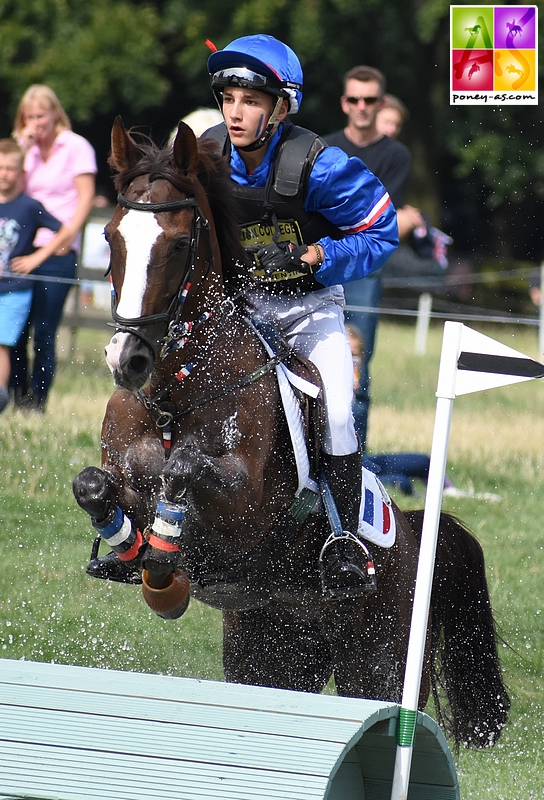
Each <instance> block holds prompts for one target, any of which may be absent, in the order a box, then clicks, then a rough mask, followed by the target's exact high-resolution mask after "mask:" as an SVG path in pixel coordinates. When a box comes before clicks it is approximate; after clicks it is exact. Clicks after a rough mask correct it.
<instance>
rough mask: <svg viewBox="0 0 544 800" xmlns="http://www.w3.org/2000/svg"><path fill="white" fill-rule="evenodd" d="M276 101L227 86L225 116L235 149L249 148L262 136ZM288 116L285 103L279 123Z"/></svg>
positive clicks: (253, 92) (250, 90) (265, 95)
mask: <svg viewBox="0 0 544 800" xmlns="http://www.w3.org/2000/svg"><path fill="white" fill-rule="evenodd" d="M273 107H274V101H273V99H272V97H271V96H270V95H268V94H265V93H264V92H258V91H256V90H255V89H243V88H241V87H238V86H226V87H225V89H224V92H223V116H224V118H225V123H226V126H227V130H228V132H229V137H230V140H231V142H232V144H233V145H234V146H235V147H247V145H249V144H253V142H254V141H255V140H256V139H258V138H259V136H261V135H262V134H263V132H264V130H265V128H266V125H267V123H268V120H269V118H270V115H271V113H272V109H273ZM286 114H287V101H285V102H284V104H283V106H282V110H281V111H280V114H279V116H278V121H281V120H282V119H284V117H285V115H286Z"/></svg>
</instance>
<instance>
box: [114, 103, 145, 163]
mask: <svg viewBox="0 0 544 800" xmlns="http://www.w3.org/2000/svg"><path fill="white" fill-rule="evenodd" d="M141 155H142V154H141V152H140V149H139V147H138V145H137V144H136V142H135V141H134V139H133V138H132V137H131V136H130V134H129V133H128V132H127V130H126V128H125V126H124V125H123V120H122V119H121V117H119V116H118V117H116V118H115V122H114V123H113V128H112V129H111V154H110V157H109V159H108V164H109V165H110V166H111V167H113V168H114V169H115V170H117V172H123V171H124V170H126V169H130V167H133V166H134V165H135V164H137V163H138V161H139V160H140V158H141Z"/></svg>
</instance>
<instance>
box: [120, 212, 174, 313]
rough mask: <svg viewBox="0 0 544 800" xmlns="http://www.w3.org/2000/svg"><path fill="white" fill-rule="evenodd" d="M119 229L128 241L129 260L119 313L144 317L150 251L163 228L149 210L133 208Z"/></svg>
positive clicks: (127, 261)
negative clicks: (135, 209) (134, 209)
mask: <svg viewBox="0 0 544 800" xmlns="http://www.w3.org/2000/svg"><path fill="white" fill-rule="evenodd" d="M118 231H119V233H120V234H121V236H122V237H123V239H124V240H125V248H126V253H127V260H126V265H125V278H124V280H123V286H122V288H121V294H120V297H119V304H118V306H117V313H118V314H119V316H121V317H126V318H127V319H134V318H136V317H140V316H142V309H143V301H144V295H145V290H146V287H147V267H148V264H149V259H150V257H151V250H152V249H153V245H154V244H155V242H156V241H157V239H158V238H159V236H160V235H161V233H163V229H162V228H161V226H160V225H159V223H158V222H157V220H156V218H155V215H154V214H151V213H149V211H132V210H130V211H129V212H128V213H127V214H125V216H124V217H123V219H122V220H121V222H120V224H119V228H118Z"/></svg>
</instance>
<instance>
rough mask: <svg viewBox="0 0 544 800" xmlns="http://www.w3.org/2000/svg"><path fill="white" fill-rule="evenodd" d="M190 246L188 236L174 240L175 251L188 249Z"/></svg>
mask: <svg viewBox="0 0 544 800" xmlns="http://www.w3.org/2000/svg"><path fill="white" fill-rule="evenodd" d="M188 246H189V239H188V238H187V237H184V238H183V239H178V240H177V241H176V242H174V245H173V247H172V250H173V252H175V253H179V252H180V251H181V250H186V249H187V247H188Z"/></svg>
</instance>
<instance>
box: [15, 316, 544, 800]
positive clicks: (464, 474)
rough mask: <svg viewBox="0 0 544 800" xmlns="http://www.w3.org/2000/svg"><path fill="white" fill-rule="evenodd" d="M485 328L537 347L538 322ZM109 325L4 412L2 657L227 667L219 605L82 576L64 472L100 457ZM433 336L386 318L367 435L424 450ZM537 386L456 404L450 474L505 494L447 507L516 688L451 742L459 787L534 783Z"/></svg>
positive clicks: (494, 789) (506, 790)
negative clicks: (49, 385) (181, 601)
mask: <svg viewBox="0 0 544 800" xmlns="http://www.w3.org/2000/svg"><path fill="white" fill-rule="evenodd" d="M481 330H482V332H484V333H486V334H487V335H489V336H491V337H492V338H495V339H499V340H501V341H503V342H505V343H507V344H510V345H511V346H513V347H514V348H515V349H517V350H520V351H521V352H524V353H526V354H527V355H530V356H532V357H534V358H538V354H537V343H536V335H535V333H534V331H531V332H527V331H525V330H516V331H514V335H512V333H513V331H512V329H511V328H506V327H505V328H498V329H497V328H495V329H490V328H489V327H487V326H485V327H482V328H481ZM108 337H109V333H108V332H107V331H106V332H105V333H104V334H103V335H102V334H97V333H94V332H91V331H81V332H80V333H79V334H78V348H77V352H76V354H75V355H73V354H71V353H70V351H69V350H68V348H67V346H66V345H67V343H65V346H64V348H63V352H61V362H60V366H59V371H58V376H57V380H56V383H55V386H54V390H53V393H52V396H51V399H50V404H49V407H48V409H47V411H46V414H45V416H44V417H39V416H23V415H22V414H20V413H15V412H14V411H13V410H12V409H11V408H9V409H8V410H7V411H6V412H5V413H4V414H2V415H1V416H0V459H1V461H0V463H1V470H2V472H1V475H2V489H1V491H0V519H1V521H2V533H1V534H0V542H1V553H2V571H1V572H0V656H2V657H4V658H14V659H19V658H25V659H31V660H37V661H55V662H57V663H65V664H77V665H88V666H96V667H103V668H110V669H122V670H134V671H139V672H155V673H165V674H174V675H186V676H193V677H200V678H211V679H219V680H221V679H222V670H221V622H220V614H219V612H217V611H215V610H213V609H210V608H208V607H206V606H204V605H202V604H200V603H198V602H196V601H194V600H193V601H191V604H190V607H189V611H188V612H187V613H186V614H185V615H184V616H183V618H182V619H181V620H179V621H178V622H170V623H167V622H164V621H163V620H161V619H159V618H158V617H155V615H153V614H152V613H151V612H150V611H149V610H148V608H147V606H146V605H145V603H144V602H143V600H142V598H141V593H140V590H139V588H137V587H130V586H122V585H116V584H108V583H103V582H101V581H93V580H91V579H89V578H87V577H86V575H85V571H84V570H85V565H86V563H87V560H88V557H89V552H90V546H91V543H92V539H93V530H92V527H91V526H90V524H89V521H88V517H87V515H86V514H84V513H83V512H82V511H81V510H80V509H79V508H78V507H77V505H76V503H75V501H74V500H73V497H72V492H71V482H72V479H73V477H74V475H75V474H77V472H79V470H81V469H82V468H83V467H84V466H87V465H89V464H98V463H99V443H100V423H101V418H102V415H103V411H104V407H105V404H106V401H107V398H108V396H109V394H110V392H111V378H110V376H109V373H108V371H107V369H106V367H105V364H104V360H103V356H102V353H103V347H104V344H105V342H106V340H107V338H108ZM441 339H442V333H441V326H437V327H432V328H431V331H430V335H429V346H428V353H427V354H426V355H424V356H418V355H415V353H414V331H413V328H412V327H409V326H404V325H396V324H390V323H387V322H383V323H381V325H380V329H379V336H378V347H377V351H376V354H375V357H374V365H373V370H372V373H373V381H374V383H373V393H374V406H373V408H372V413H371V419H370V448H371V450H373V451H375V452H379V451H393V450H397V451H399V450H401V451H402V450H404V451H407V450H416V451H420V452H425V453H429V452H430V445H431V438H432V431H433V425H434V411H435V402H436V401H435V396H434V393H435V390H436V380H437V375H438V363H439V355H440V347H441ZM542 393H543V387H542V383H541V381H530V382H528V383H525V384H519V385H516V386H510V387H505V388H501V389H494V390H492V391H489V392H481V393H477V394H474V395H468V396H466V397H461V398H458V399H457V400H456V401H455V405H454V411H453V423H452V431H451V437H450V448H449V461H448V474H449V475H450V477H451V478H452V479H453V481H454V483H455V484H456V486H458V487H459V488H461V489H465V490H469V489H470V488H473V490H474V492H475V493H490V494H494V495H498V496H499V497H500V500H499V501H493V500H487V501H486V500H477V499H473V498H451V497H449V498H445V500H444V507H445V508H446V509H447V510H448V511H451V512H453V513H455V514H457V515H458V516H460V517H461V518H462V519H463V520H464V521H465V522H466V523H467V524H468V525H469V527H471V529H472V530H473V531H474V532H475V533H476V535H477V536H478V538H479V540H480V541H481V543H482V545H483V547H484V552H485V555H486V564H487V571H488V580H489V584H490V589H491V593H492V599H493V605H494V609H495V614H496V618H497V622H498V625H499V629H500V633H501V635H502V636H503V638H504V640H505V642H506V643H507V645H508V646H505V647H503V648H501V656H502V663H503V667H504V672H505V679H506V682H507V684H508V687H509V690H510V693H511V696H512V712H511V719H510V723H509V725H508V726H507V728H506V729H505V731H504V733H503V735H502V737H501V740H500V742H499V743H498V744H497V745H496V746H495V747H494V748H492V749H490V750H486V751H483V752H470V751H463V750H462V751H461V752H460V754H459V757H458V759H457V764H458V771H459V780H460V784H461V790H462V791H461V794H462V797H463V798H478V799H480V798H485V797H492V798H493V799H494V800H501V799H502V798H504V800H522V798H528V797H529V798H531V797H544V790H543V788H542V787H543V785H544V779H543V775H544V764H543V755H544V746H543V740H544V722H543V719H544V716H543V710H544V685H543V680H542V669H543V661H544V626H543V624H542V623H543V618H544V596H543V592H542V577H543V573H544V532H543V530H542V525H541V514H542V508H543V506H544V488H543V484H542V471H543V469H544V456H543V455H542V442H543V441H544V420H543V416H542V414H541V413H540V409H541V407H542V397H543V394H542ZM419 488H420V490H422V488H423V487H422V486H420V487H419ZM393 494H394V497H395V500H396V501H397V502H398V503H399V505H401V507H403V508H409V507H416V506H419V507H421V506H422V505H423V497H419V498H416V499H413V498H406V497H405V496H402V495H397V494H395V493H393ZM431 713H432V711H431Z"/></svg>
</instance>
